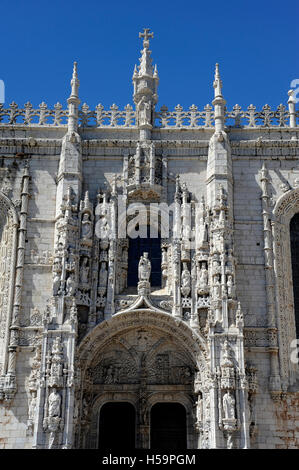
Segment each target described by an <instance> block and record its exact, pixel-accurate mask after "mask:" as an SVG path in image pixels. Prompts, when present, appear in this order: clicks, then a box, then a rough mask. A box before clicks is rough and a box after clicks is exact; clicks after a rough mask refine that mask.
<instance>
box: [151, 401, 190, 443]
mask: <svg viewBox="0 0 299 470" xmlns="http://www.w3.org/2000/svg"><path fill="white" fill-rule="evenodd" d="M157 403H179V404H180V405H182V406H183V407H184V408H185V411H186V418H187V422H186V427H187V448H188V449H193V448H196V447H197V441H196V435H194V432H193V429H194V424H195V415H194V403H193V401H192V399H191V397H190V396H187V395H186V394H183V393H180V392H170V393H167V392H163V393H161V392H155V393H153V394H152V395H150V397H149V400H148V413H149V414H150V413H151V410H152V407H153V406H154V405H156V404H157Z"/></svg>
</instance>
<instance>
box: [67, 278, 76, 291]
mask: <svg viewBox="0 0 299 470" xmlns="http://www.w3.org/2000/svg"><path fill="white" fill-rule="evenodd" d="M66 291H67V294H68V295H75V291H76V283H75V279H74V275H73V274H70V275H69V277H68V278H67V281H66Z"/></svg>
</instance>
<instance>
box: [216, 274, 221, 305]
mask: <svg viewBox="0 0 299 470" xmlns="http://www.w3.org/2000/svg"><path fill="white" fill-rule="evenodd" d="M214 297H215V298H216V299H219V298H220V297H221V284H220V275H217V276H215V277H214Z"/></svg>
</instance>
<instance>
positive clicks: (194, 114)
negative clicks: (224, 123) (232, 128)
mask: <svg viewBox="0 0 299 470" xmlns="http://www.w3.org/2000/svg"><path fill="white" fill-rule="evenodd" d="M155 118H156V120H155V122H156V124H157V126H156V127H161V128H166V127H178V128H180V127H192V128H198V127H213V122H214V111H213V108H212V106H210V105H209V104H207V105H206V106H205V107H204V111H199V110H198V107H197V106H195V105H194V104H193V105H192V106H190V107H189V110H188V111H184V110H183V108H182V106H181V105H180V104H178V105H177V106H176V107H175V108H174V111H168V108H167V106H162V107H161V109H160V111H159V112H156V113H155Z"/></svg>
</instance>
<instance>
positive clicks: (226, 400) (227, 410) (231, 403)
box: [222, 390, 235, 419]
mask: <svg viewBox="0 0 299 470" xmlns="http://www.w3.org/2000/svg"><path fill="white" fill-rule="evenodd" d="M222 405H223V411H224V418H225V419H235V399H234V397H233V395H232V394H231V392H230V391H229V390H228V391H227V392H226V393H225V394H224V395H223V399H222Z"/></svg>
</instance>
